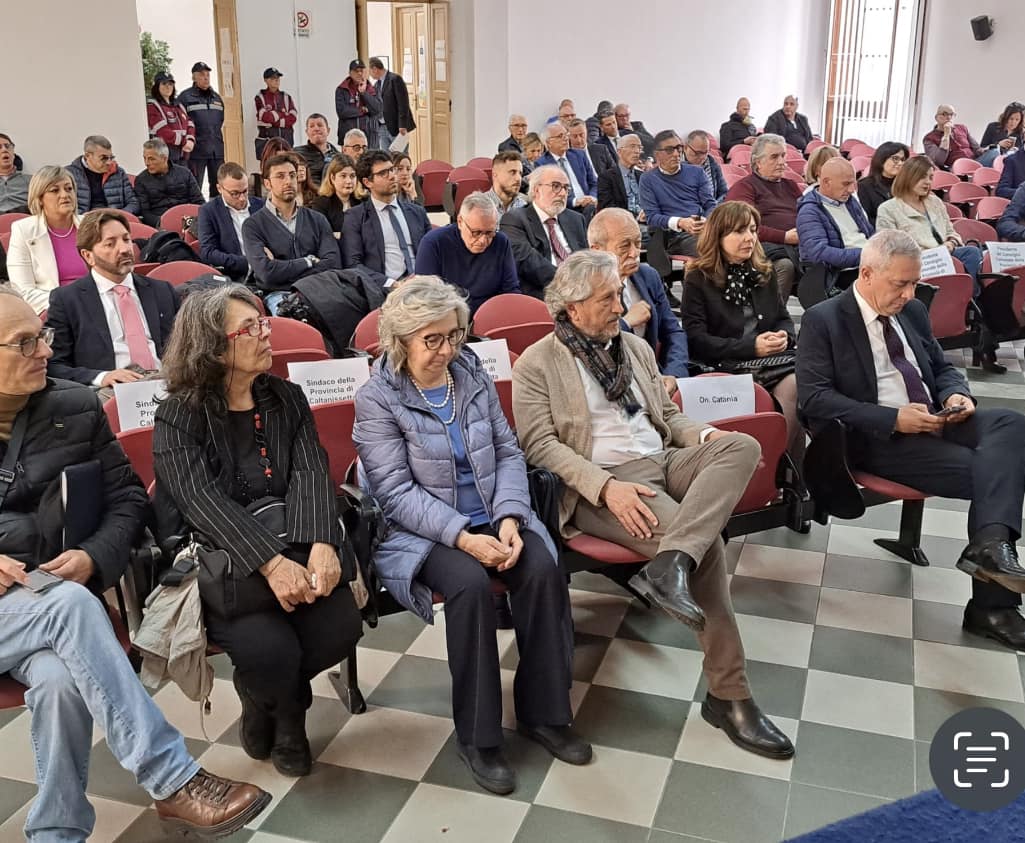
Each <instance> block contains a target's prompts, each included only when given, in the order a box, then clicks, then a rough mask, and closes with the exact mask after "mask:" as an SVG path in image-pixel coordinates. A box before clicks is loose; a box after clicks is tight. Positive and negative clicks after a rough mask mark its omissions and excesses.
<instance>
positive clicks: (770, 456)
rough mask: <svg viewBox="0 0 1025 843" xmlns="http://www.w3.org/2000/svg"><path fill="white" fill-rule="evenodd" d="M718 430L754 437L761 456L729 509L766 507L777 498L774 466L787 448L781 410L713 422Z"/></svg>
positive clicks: (749, 510)
mask: <svg viewBox="0 0 1025 843" xmlns="http://www.w3.org/2000/svg"><path fill="white" fill-rule="evenodd" d="M715 426H716V427H717V428H719V430H732V431H734V432H736V433H746V434H748V436H753V437H754V438H755V439H757V440H758V444H759V445H761V446H762V456H761V459H759V460H758V468H756V469H755V473H754V474H752V475H751V479H750V481H748V484H747V488H746V489H745V490H744V494H743V495H741V498H740V500H739V501H737V505H736V506H735V507H734V508H733V511H734V512H735V513H739V512H751V511H753V510H755V509H761V508H762V507H763V506H767V505H768V504H770V503H772V502H773V501H774V500H776V498H778V497H779V489H778V488H777V486H776V469H777V467H778V466H779V461H780V459H782V457H783V452H784V451H786V449H787V421H786V419H785V418H783V414H782V413H778V412H775V411H772V412H769V413H765V412H756V413H755V414H754V415H753V416H736V417H734V418H731V419H720V420H719V421H717V422H716V423H715Z"/></svg>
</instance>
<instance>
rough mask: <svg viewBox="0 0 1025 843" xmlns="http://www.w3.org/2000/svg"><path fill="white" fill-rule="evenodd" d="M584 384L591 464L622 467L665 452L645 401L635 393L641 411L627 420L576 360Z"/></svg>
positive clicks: (617, 405)
mask: <svg viewBox="0 0 1025 843" xmlns="http://www.w3.org/2000/svg"><path fill="white" fill-rule="evenodd" d="M575 362H576V364H577V369H578V370H579V371H580V380H581V381H583V384H584V397H585V398H586V399H587V409H588V410H589V411H590V413H591V443H592V445H591V462H593V463H594V464H595V465H599V466H601V467H602V468H611V467H613V466H617V465H622V464H623V463H625V462H630V460H637V459H640V458H641V457H647V456H651V455H652V454H657V453H658V452H659V451H661V450H664V448H665V446H664V445H663V443H662V437H661V435H659V432H658V431H657V430H655V428H654V426H653V425H652V423H651V419H649V418H648V411H647V408H646V407H645V406H644V401H643V400H642V399H641V398H640V397H639V395H638V393H637V390H636V389H635V388H634V386H633V385H632V384H631V386H630V389H632V390H634V392H633V397H634V400H635V401H637V403H638V404H640V405H641V409H640V410H638V411H637V412H636V413H634V414H633V416H629V415H627V413H626V410H624V409H623V407H622V406H621V405H620V404H619V402H618V401H616V402H613V401H609V399H608V398H606V397H605V390H604V389H602V388H601V385H600V384H599V383H598V381H596V380H595V379H594V377H593V376H592V375H591V373H590V372H588V371H587V369H586V368H585V367H584V364H583V363H581V362H580V361H579V360H576V361H575Z"/></svg>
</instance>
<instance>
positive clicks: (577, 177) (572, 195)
mask: <svg viewBox="0 0 1025 843" xmlns="http://www.w3.org/2000/svg"><path fill="white" fill-rule="evenodd" d="M545 135H546V139H547V143H548V151H547V152H546V153H545V154H544V155H542V156H541V157H540V158H538V159H537V161H535V162H534V168H535V169H536V168H538V167H543V166H544V165H545V164H554V165H555V166H556V167H558V168H559V169H561V170H562V171H563V172H564V173H565V174H566V177H567V178H568V179H569V181H570V191H569V201H568V202H567V207H569V208H573V209H574V210H577V211H580V213H582V214H583V215H584V218H585V219H589V218H590V217H591V216H592V215H593V214H594V211H595V208H596V207H597V205H598V176H597V175H596V174H595V172H594V169H593V168H592V167H590V166H588V163H587V157H586V156H585V155H584V153H583V152H581V151H580V150H579V149H570V148H569V130H568V129H567V128H566V127H565V126H563V125H562V123H559V122H555V123H549V124H548V125H547V126H545Z"/></svg>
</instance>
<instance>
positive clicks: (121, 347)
mask: <svg viewBox="0 0 1025 843" xmlns="http://www.w3.org/2000/svg"><path fill="white" fill-rule="evenodd" d="M92 277H93V281H94V282H95V284H96V289H97V291H98V292H99V294H100V304H102V305H103V315H104V316H106V317H107V330H108V331H110V338H111V340H112V341H113V343H114V368H115V369H124V368H125V367H127V366H128V364H129V363H131V362H132V355H131V354H130V353H129V352H128V342H127V341H126V340H125V326H124V324H123V323H122V322H121V311H120V310H118V307H117V293H115V292H114V288H115V287H116V286H118V285H117V284H115V283H114V282H113V281H108V280H107V279H106V278H104V277H103V276H102V275H100V274H99V273H98V272H97V271H96V270H95V269H94V270H92ZM121 286H123V287H127V288H128V289H129V290H131V291H132V295H131V297H130V299H131V301H132V302H133V303H134V304H135V306H136V308H137V309H138V311H139V318H140V319H141V320H142V329H143V330H144V331H145V332H146V345H148V346H149V353H150V354H152V355H153V359H154V360H155V361H156V362H157V365H158V366H159V365H160V358H159V357H157V347H156V345H154V343H153V337H152V335H151V334H150V330H149V322H147V321H146V312H145V311H144V310H143V309H142V302H141V301H140V300H139V293H138V291H137V290H136V289H135V281H134V279H133V278H132V276H131V274H130V273H129V275H128V276H127V277H126V278H125V280H124V281H122V282H121ZM106 375H107V372H100V374H99V375H97V376H96V378H95V380H93V386H99V385H100V382H101V381H102V380H103V378H104V377H106Z"/></svg>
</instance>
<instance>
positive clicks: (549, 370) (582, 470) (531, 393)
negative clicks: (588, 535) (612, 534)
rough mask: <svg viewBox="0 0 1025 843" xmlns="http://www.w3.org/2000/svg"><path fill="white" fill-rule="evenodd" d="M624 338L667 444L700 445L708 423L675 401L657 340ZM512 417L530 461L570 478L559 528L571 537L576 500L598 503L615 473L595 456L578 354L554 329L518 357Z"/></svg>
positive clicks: (653, 420) (639, 383)
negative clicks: (683, 410) (666, 383)
mask: <svg viewBox="0 0 1025 843" xmlns="http://www.w3.org/2000/svg"><path fill="white" fill-rule="evenodd" d="M622 336H623V345H624V348H625V349H626V351H627V353H628V354H629V355H630V363H631V364H632V365H633V372H634V381H635V382H636V384H637V386H638V388H639V390H640V393H641V396H642V398H643V400H644V406H645V408H647V410H648V416H649V418H650V419H651V423H652V425H654V427H655V430H657V431H658V432H659V434H660V435H661V436H662V441H663V443H664V444H665V446H666V447H667V448H668V447H670V446H673V447H677V448H684V447H687V446H689V445H697V444H698V438H699V436H700V434H701V431H702V430H704V429H705V428H706V427H708V425H705V424H701V423H699V422H693V421H691V420H690V419H688V418H687V417H686V416H685V415H684V414H683V413H681V412H680V410H679V408H678V407H677V406H676V404H674V403H673V402H672V400H670V398H669V396H668V395H667V394H666V391H665V387H664V386H663V385H662V378H661V376H660V375H659V372H658V364H657V363H656V361H655V353H654V351H652V349H651V346H649V345H648V344H647V343H646V342H645V341H644V340H643V339H642V338H641V337H637V336H634V335H633V334H626V333H624V334H623V335H622ZM513 416H514V417H515V419H516V435H517V436H518V437H519V440H520V446H521V447H522V448H523V451H524V453H525V454H526V457H527V462H528V463H529V464H530V465H536V466H539V467H541V468H547V469H548V470H549V471H552V472H554V473H555V474H557V475H559V477H560V478H562V481H563V483H564V484H565V491H564V493H563V496H562V500H561V501H560V502H559V526H560V528H561V529H562V533H563V535H564V536H565V537H566V538H570V537H571V536H573V535H576V534H577V533H578V532H579V531H578V530H575V529H573V528H572V527H567V522H568V521H569V519H570V516H572V514H573V510H574V509H576V505H577V500H578V499H579V497H580V496H581V495H583V496H584V498H586V499H587V500H588V501H590V502H591V503H592V504H594V505H595V506H598V505H599V500H598V496H599V494H601V490H602V488H603V487H604V486H605V484H606V483H607V482H608V481H609V480H611V479H612V475H611V474H610V473H609V472H608V471H606V470H605V469H604V468H601V467H600V466H597V465H595V464H594V463H593V462H591V448H592V442H591V416H590V413H589V412H588V409H587V398H586V396H585V394H584V384H583V381H582V380H581V377H580V370H579V369H578V368H577V365H576V359H575V358H574V357H573V355H572V354H571V353H570V351H569V349H568V348H566V346H565V345H563V344H562V343H561V342H560V341H559V340H558V339H556V337H555V334H549V335H548V336H547V337H545V338H544V339H542V340H539V341H538V342H536V343H534V344H533V345H532V346H531V347H530V348H528V349H527V350H526V351H524V352H523V354H522V355H521V356H520V358H519V360H517V361H516V365H515V366H514V367H513Z"/></svg>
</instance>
